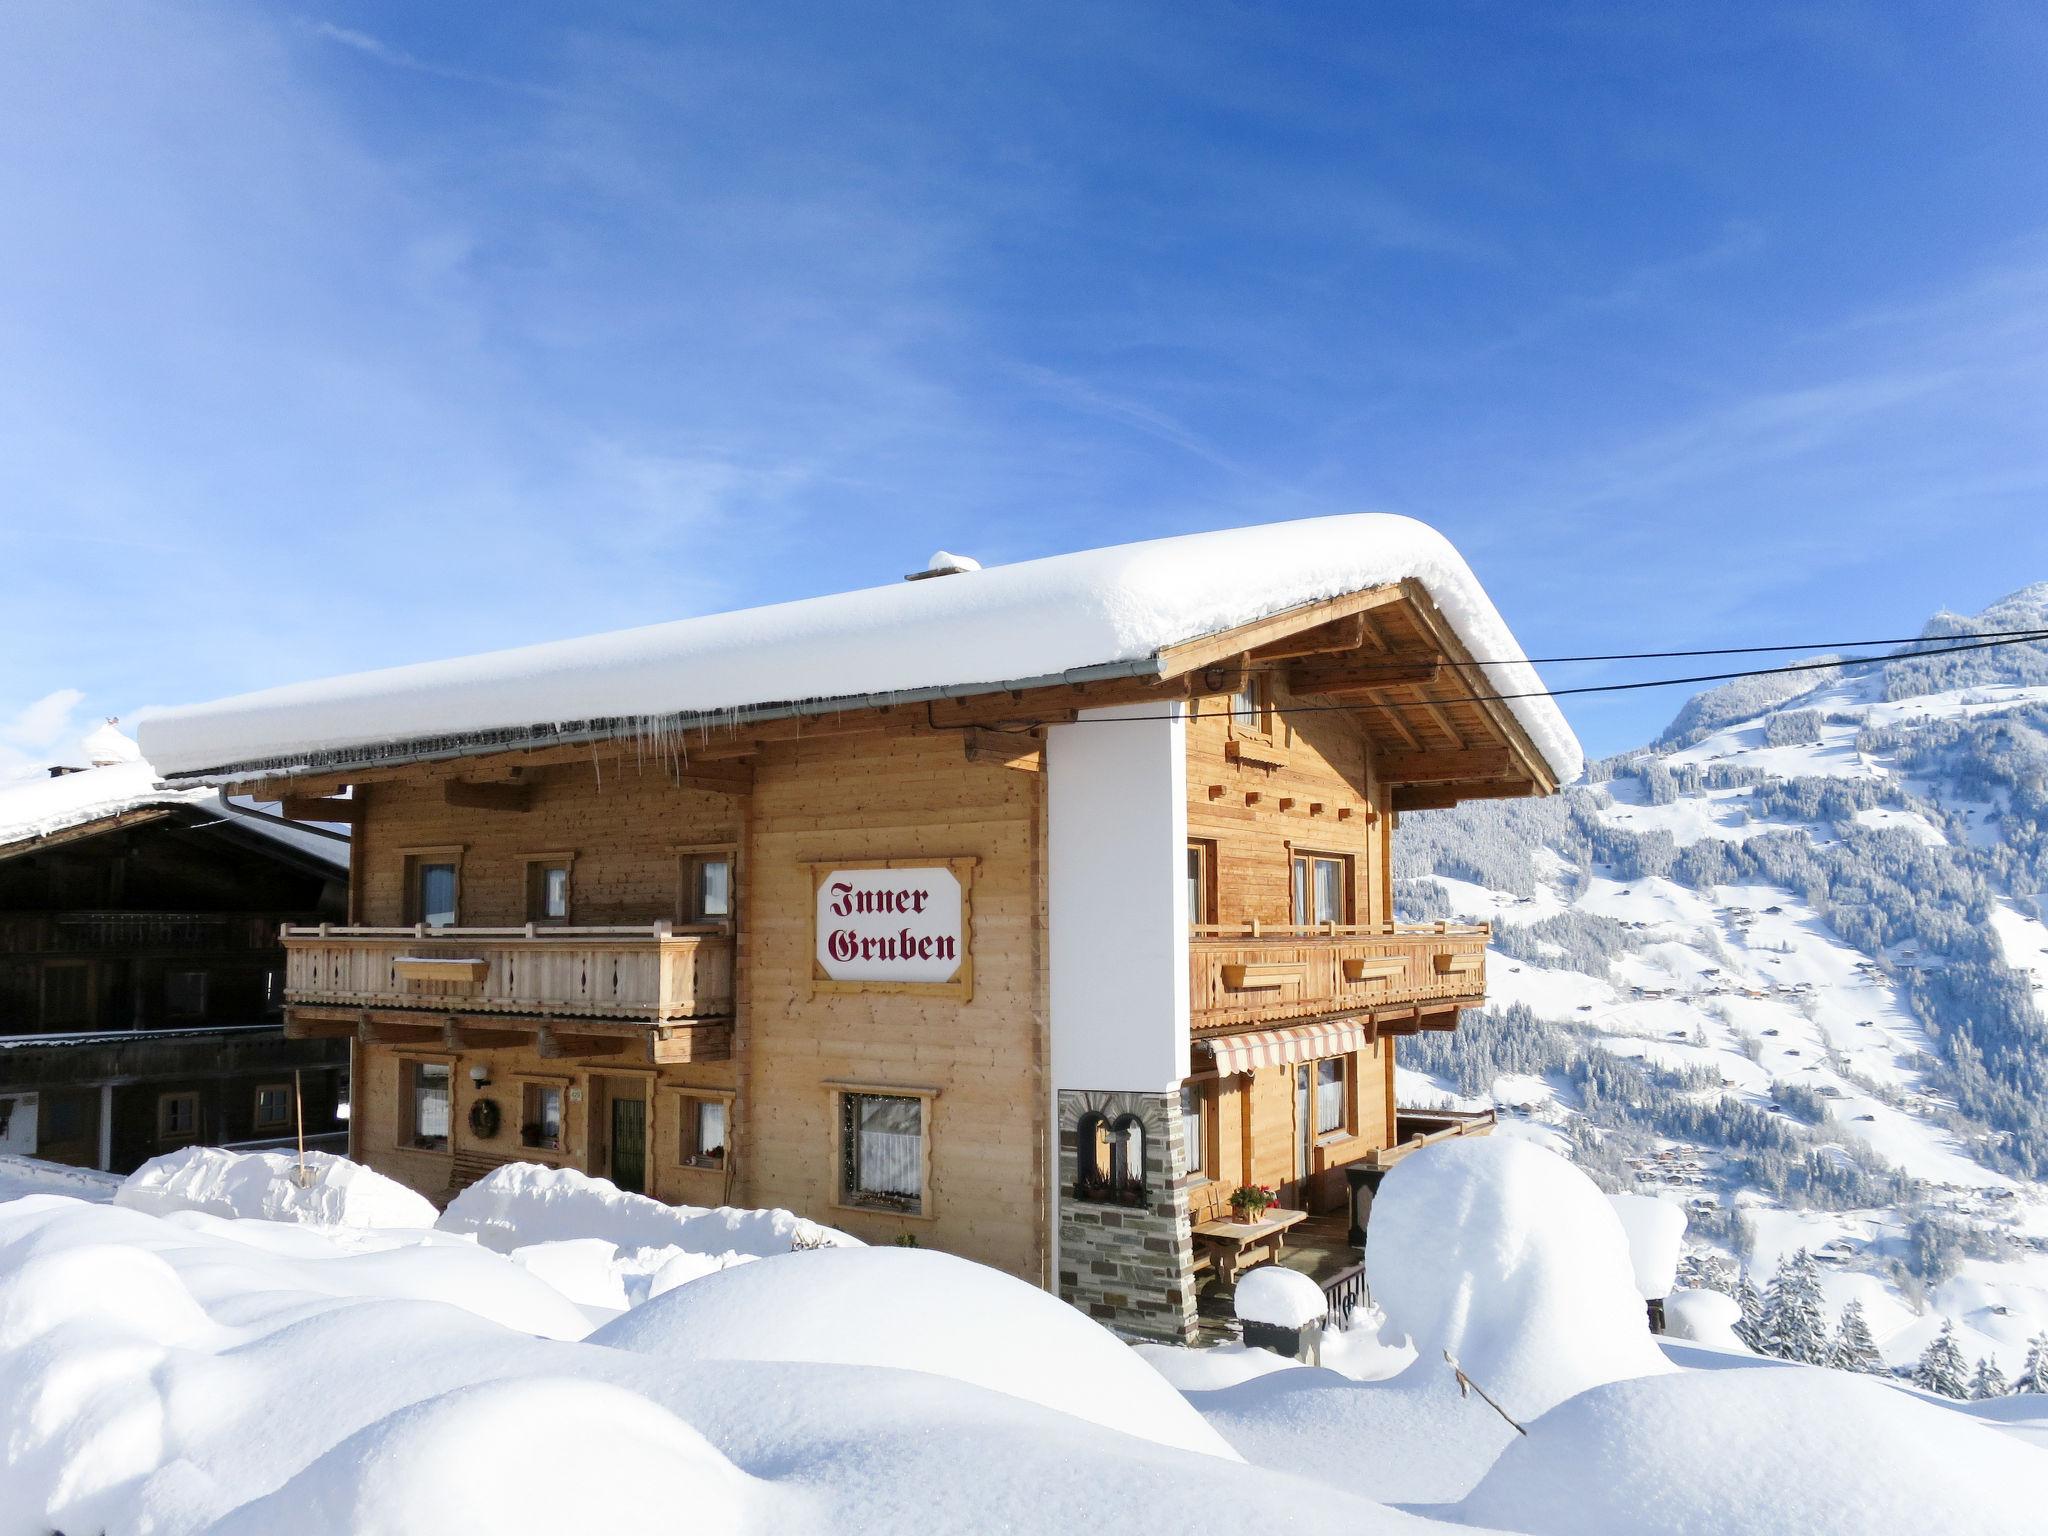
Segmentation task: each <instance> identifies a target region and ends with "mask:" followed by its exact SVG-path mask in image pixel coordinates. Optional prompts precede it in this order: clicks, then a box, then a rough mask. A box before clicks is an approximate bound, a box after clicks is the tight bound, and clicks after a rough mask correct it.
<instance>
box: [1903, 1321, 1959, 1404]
mask: <svg viewBox="0 0 2048 1536" xmlns="http://www.w3.org/2000/svg"><path fill="white" fill-rule="evenodd" d="M1968 1372H1969V1367H1968V1366H1967V1365H1965V1364H1964V1363H1963V1352H1962V1350H1960V1349H1959V1348H1957V1347H1956V1325H1955V1324H1954V1323H1953V1322H1949V1321H1946V1320H1944V1321H1943V1323H1942V1325H1941V1333H1940V1334H1939V1335H1938V1336H1937V1337H1936V1338H1935V1339H1934V1340H1933V1342H1932V1343H1930V1344H1929V1345H1928V1346H1927V1348H1926V1349H1924V1350H1922V1351H1921V1352H1920V1363H1919V1364H1918V1365H1916V1366H1914V1367H1913V1385H1914V1386H1916V1387H1919V1388H1920V1389H1921V1390H1922V1391H1926V1392H1939V1393H1940V1394H1941V1395H1942V1396H1943V1397H1954V1398H1966V1397H1968V1396H1969V1395H1970V1383H1969V1380H1968Z"/></svg>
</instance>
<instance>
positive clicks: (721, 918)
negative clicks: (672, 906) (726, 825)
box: [681, 848, 734, 923]
mask: <svg viewBox="0 0 2048 1536" xmlns="http://www.w3.org/2000/svg"><path fill="white" fill-rule="evenodd" d="M732 877H733V851H732V850H731V849H730V848H694V849H690V850H688V851H687V852H685V853H684V854H683V856H682V903H681V906H682V920H683V921H684V922H686V923H729V922H731V921H732V918H733V896H734V893H733V878H732Z"/></svg>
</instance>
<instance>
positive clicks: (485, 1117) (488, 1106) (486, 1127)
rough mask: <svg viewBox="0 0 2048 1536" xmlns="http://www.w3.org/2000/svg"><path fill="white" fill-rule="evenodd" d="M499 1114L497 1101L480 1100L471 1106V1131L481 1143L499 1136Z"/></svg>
mask: <svg viewBox="0 0 2048 1536" xmlns="http://www.w3.org/2000/svg"><path fill="white" fill-rule="evenodd" d="M500 1118H501V1116H500V1115H499V1113H498V1101H497V1100H496V1099H478V1100H477V1101H476V1102H475V1103H474V1104H472V1105H470V1106H469V1129H470V1133H471V1134H472V1135H474V1136H475V1137H476V1138H477V1140H479V1141H489V1140H490V1139H491V1138H492V1137H493V1136H495V1135H497V1134H498V1123H499V1120H500Z"/></svg>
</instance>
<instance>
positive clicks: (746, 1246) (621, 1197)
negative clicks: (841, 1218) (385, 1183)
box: [438, 1163, 860, 1258]
mask: <svg viewBox="0 0 2048 1536" xmlns="http://www.w3.org/2000/svg"><path fill="white" fill-rule="evenodd" d="M438 1225H439V1226H440V1228H441V1230H442V1231H444V1232H463V1233H470V1234H473V1235H474V1236H475V1237H476V1239H477V1241H478V1242H480V1243H482V1244H483V1245H484V1246H485V1247H486V1248H492V1249H495V1250H496V1251H498V1252H499V1253H510V1252H511V1251H512V1250H513V1249H515V1248H522V1247H526V1246H529V1245H531V1244H537V1243H554V1242H563V1241H568V1240H572V1239H575V1238H603V1239H604V1240H605V1241H606V1242H609V1243H614V1244H616V1245H617V1246H618V1247H620V1248H679V1249H682V1250H683V1251H684V1252H687V1253H700V1254H713V1255H721V1254H743V1255H749V1256H752V1257H755V1258H762V1257H765V1256H767V1255H769V1254H773V1253H787V1252H789V1251H790V1249H791V1248H792V1247H794V1246H795V1245H797V1244H798V1243H803V1244H804V1245H806V1246H812V1245H817V1244H824V1245H825V1246H828V1247H859V1246H860V1239H858V1238H855V1237H849V1236H847V1234H846V1233H844V1232H841V1231H838V1230H837V1229H836V1228H833V1227H826V1226H820V1225H819V1224H818V1223H817V1222H815V1221H811V1220H808V1219H807V1218H805V1217H802V1216H798V1215H796V1214H795V1213H794V1212H792V1211H784V1210H777V1209H772V1208H771V1209H766V1210H748V1209H742V1208H739V1207H736V1206H717V1207H715V1208H706V1207H703V1206H694V1205H667V1204H664V1203H663V1202H662V1201H659V1200H655V1199H651V1198H649V1197H648V1196H646V1195H635V1194H628V1193H627V1192H626V1191H624V1190H622V1189H620V1188H619V1187H618V1186H617V1185H616V1184H614V1183H612V1182H611V1180H609V1179H597V1178H592V1177H591V1176H590V1175H589V1174H587V1173H579V1172H578V1171H577V1170H575V1169H574V1168H549V1167H545V1166H543V1165H542V1164H539V1163H507V1164H506V1165H505V1166H504V1167H502V1168H495V1169H493V1170H492V1171H491V1172H490V1173H489V1174H487V1175H486V1176H485V1177H483V1178H481V1179H479V1180H477V1182H476V1183H474V1184H472V1185H470V1186H469V1188H467V1189H465V1190H464V1191H462V1193H461V1194H459V1195H457V1196H456V1197H455V1198H454V1199H453V1200H451V1201H450V1202H449V1203H448V1209H447V1210H446V1211H444V1212H442V1213H441V1219H440V1222H439V1223H438Z"/></svg>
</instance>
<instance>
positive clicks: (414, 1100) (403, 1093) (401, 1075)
mask: <svg viewBox="0 0 2048 1536" xmlns="http://www.w3.org/2000/svg"><path fill="white" fill-rule="evenodd" d="M393 1059H394V1060H395V1061H396V1063H397V1066H398V1116H397V1123H396V1124H395V1125H394V1126H393V1133H394V1140H395V1143H396V1145H397V1148H398V1150H399V1151H401V1152H424V1153H427V1154H428V1155H430V1156H436V1155H447V1154H452V1153H453V1152H454V1151H455V1068H456V1058H455V1057H453V1056H441V1055H421V1056H399V1057H395V1058H393ZM421 1067H446V1068H447V1069H448V1135H447V1137H446V1138H445V1139H444V1141H443V1144H442V1145H440V1146H438V1147H429V1146H424V1145H422V1144H421V1142H420V1140H419V1136H418V1134H417V1131H418V1124H419V1091H418V1087H417V1084H416V1083H415V1082H414V1074H415V1073H417V1072H418V1071H419V1069H420V1068H421Z"/></svg>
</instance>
